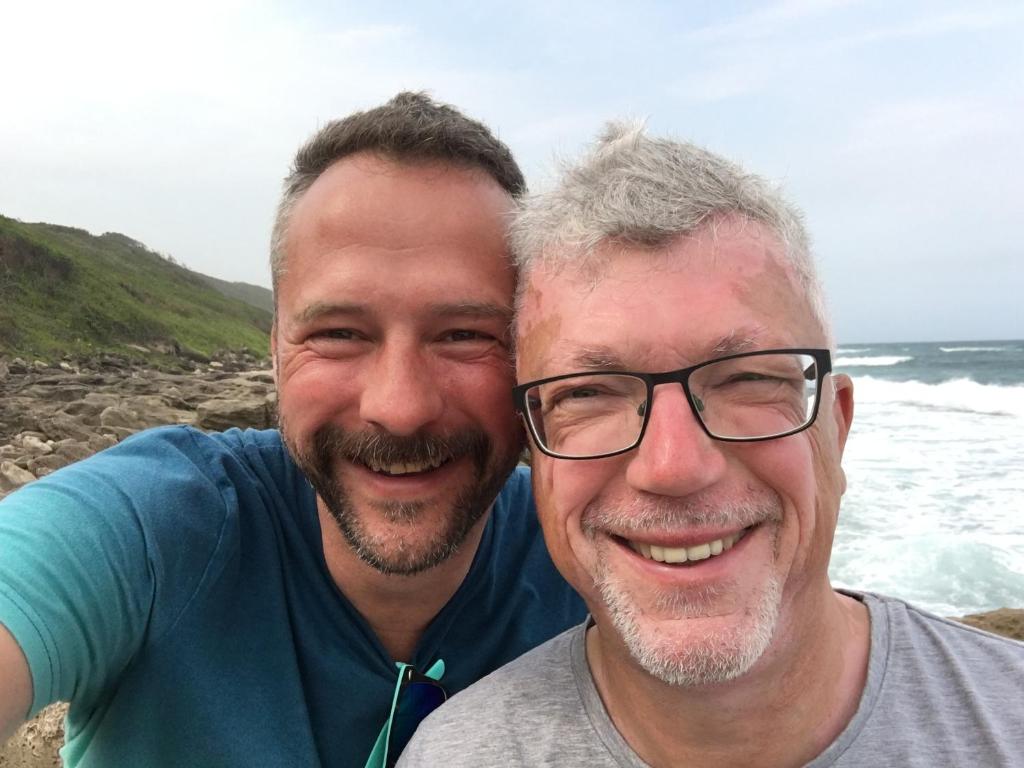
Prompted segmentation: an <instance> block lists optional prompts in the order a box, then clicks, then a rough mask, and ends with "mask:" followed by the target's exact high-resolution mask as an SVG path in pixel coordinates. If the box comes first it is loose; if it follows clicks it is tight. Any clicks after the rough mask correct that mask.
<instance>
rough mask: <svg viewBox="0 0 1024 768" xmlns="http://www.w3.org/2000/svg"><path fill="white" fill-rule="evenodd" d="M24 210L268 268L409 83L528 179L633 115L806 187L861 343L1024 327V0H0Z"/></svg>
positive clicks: (845, 313) (229, 272)
mask: <svg viewBox="0 0 1024 768" xmlns="http://www.w3.org/2000/svg"><path fill="white" fill-rule="evenodd" d="M0 26H2V28H3V30H4V33H3V44H2V45H0V72H2V73H4V74H3V78H2V81H0V82H2V85H0V213H2V214H4V215H6V216H12V217H15V218H18V219H21V220H22V221H47V222H53V223H59V224H65V225H70V226H76V227H81V228H84V229H87V230H89V231H91V232H93V233H95V234H101V233H103V232H108V231H114V232H122V233H124V234H126V235H128V236H130V237H132V238H134V239H136V240H140V241H142V242H144V243H145V244H146V245H148V246H149V247H150V248H152V249H153V250H156V251H158V252H160V253H164V254H167V255H170V256H172V257H173V258H174V259H175V260H176V261H178V262H180V263H182V264H184V265H186V266H187V267H189V268H191V269H195V270H197V271H199V272H203V273H206V274H209V275H213V276H215V277H219V278H222V279H226V280H235V281H244V282H250V283H256V284H259V285H264V286H269V285H270V272H269V268H268V267H267V242H268V240H269V233H270V228H271V221H272V217H273V212H274V207H275V205H276V200H277V196H278V194H279V193H280V183H281V179H282V178H283V177H284V175H285V173H286V172H287V170H288V166H289V163H290V161H291V158H292V156H293V155H294V152H295V150H296V149H297V148H298V146H299V145H300V144H301V143H302V142H303V141H305V140H306V139H307V138H308V137H309V136H310V135H311V134H312V133H313V132H314V131H315V130H316V129H317V128H318V127H320V126H322V125H323V124H324V123H326V122H327V121H329V120H332V119H335V118H338V117H342V116H344V115H346V114H348V113H349V112H351V111H354V110H356V109H363V108H367V107H372V106H376V105H377V104H380V103H382V102H384V101H386V100H387V99H388V98H390V97H391V96H392V95H393V94H394V93H396V92H397V91H399V90H406V89H414V90H427V91H429V92H430V93H431V94H432V95H433V96H435V97H436V98H438V99H440V100H442V101H446V102H450V103H452V104H455V105H457V106H458V107H460V108H461V109H463V110H464V111H465V112H467V113H468V114H470V115H472V116H474V117H477V118H479V119H481V120H483V121H484V122H486V123H487V124H488V125H490V126H491V127H492V128H493V129H494V130H495V131H496V132H497V133H498V134H499V136H501V138H503V139H504V140H505V141H506V142H507V143H508V144H509V145H510V147H511V148H512V150H513V152H514V153H515V155H516V157H517V158H518V159H519V161H520V164H521V165H522V166H523V169H524V171H525V173H526V176H527V179H528V181H529V183H530V186H531V188H532V189H535V190H538V189H542V188H544V187H545V186H547V185H549V184H550V183H551V180H552V178H553V173H554V170H555V168H556V159H557V158H560V157H562V158H564V157H573V156H576V155H578V154H579V153H580V152H581V151H582V150H583V149H584V148H585V147H586V145H587V144H588V143H589V142H590V141H591V140H592V139H593V137H594V136H595V135H596V133H597V132H598V130H599V129H600V127H601V125H602V124H603V123H604V122H605V121H606V120H609V119H612V118H623V117H625V118H639V119H643V120H646V122H647V124H648V126H649V128H650V130H651V131H652V132H653V133H656V134H661V135H671V136H674V137H676V138H680V139H686V140H690V141H694V142H697V143H699V144H702V145H704V146H706V147H708V148H709V149H712V150H714V151H716V152H719V153H721V154H723V155H725V156H727V157H729V158H731V159H733V160H736V161H739V162H741V163H742V164H744V165H745V166H746V167H747V168H749V169H750V170H753V171H756V172H758V173H761V174H763V175H765V176H767V177H769V178H770V179H772V180H773V181H775V182H777V183H779V184H781V185H782V188H783V189H784V190H785V192H786V194H787V195H788V196H789V197H790V198H791V199H793V200H794V201H795V202H796V203H797V204H798V205H799V206H800V207H801V208H802V209H803V211H804V212H805V214H806V217H807V222H808V227H809V229H810V231H811V235H812V238H813V241H814V249H815V253H816V255H817V257H818V259H819V263H820V266H821V273H822V277H823V280H824V283H825V287H826V292H827V294H828V296H829V303H830V307H831V310H832V315H833V319H834V325H835V331H836V337H837V339H838V341H839V342H840V344H843V343H848V344H853V343H861V342H895V341H952V340H989V339H1021V338H1024V308H1022V307H1024V301H1022V299H1021V296H1022V294H1024V268H1022V266H1021V262H1022V257H1024V246H1022V244H1021V237H1020V231H1021V229H1022V227H1021V225H1022V223H1024V215H1022V214H1024V4H1022V3H1020V2H1019V1H1018V0H1010V1H1002V2H1000V1H998V0H997V1H994V2H986V1H985V0H980V1H979V2H971V3H965V2H962V0H961V2H944V1H943V0H920V1H919V0H907V1H906V2H902V1H899V0H782V1H781V2H765V3H750V2H727V1H725V2H716V3H705V2H644V1H643V0H639V1H634V2H631V3H629V4H628V5H627V4H626V3H621V2H620V3H611V2H605V0H588V1H587V2H582V1H580V2H577V1H575V0H569V1H567V2H556V1H554V0H544V1H543V2H541V1H540V0H519V1H518V2H515V3H497V2H487V1H486V0H483V1H481V0H477V1H475V2H469V1H464V0H448V1H447V2H443V3H442V2H433V3H426V2H422V3H388V2H376V3H367V2H359V3H356V2H347V1H344V2H330V3H328V2H287V3H285V2H261V1H259V0H256V1H254V2H241V1H240V0H239V1H232V0H225V1H222V0H180V1H179V2H175V3H160V4H156V3H144V2H138V1H137V0H127V1H124V2H121V1H119V0H91V2H88V3H82V2H79V1H77V0H76V1H75V2H46V1H45V0H39V1H38V2H34V3H26V2H24V1H23V0H18V2H13V1H12V0H0Z"/></svg>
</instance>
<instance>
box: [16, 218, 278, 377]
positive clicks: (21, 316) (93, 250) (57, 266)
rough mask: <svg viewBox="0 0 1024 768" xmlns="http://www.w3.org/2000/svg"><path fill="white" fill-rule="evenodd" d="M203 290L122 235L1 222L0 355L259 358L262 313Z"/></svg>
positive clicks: (203, 282)
mask: <svg viewBox="0 0 1024 768" xmlns="http://www.w3.org/2000/svg"><path fill="white" fill-rule="evenodd" d="M209 280H210V278H206V277H205V276H203V275H199V274H198V273H195V272H192V271H190V270H188V269H185V268H184V267H182V266H179V265H178V264H175V263H173V262H172V261H170V260H169V259H167V258H164V257H163V256H161V255H159V254H157V253H154V252H153V251H151V250H149V249H148V248H147V247H146V246H144V245H143V244H142V243H139V242H136V241H135V240H132V239H131V238H129V237H125V236H124V235H120V234H117V233H112V232H108V233H107V234H105V235H101V236H98V237H97V236H95V235H91V234H89V233H88V232H86V231H84V230H81V229H73V228H71V227H62V226H58V225H55V224H26V223H23V222H20V221H17V220H16V219H9V218H7V217H4V216H0V354H6V355H21V356H33V357H43V358H47V357H49V358H53V357H57V356H60V355H63V354H65V353H70V354H72V355H83V356H85V355H91V354H95V353H98V352H113V353H118V354H127V355H129V356H132V357H138V356H140V355H142V356H145V355H144V353H141V352H140V351H139V350H136V349H134V348H133V347H131V346H128V345H141V346H144V347H147V348H148V349H150V350H154V352H156V351H159V352H161V353H164V354H174V355H177V354H183V355H186V356H188V355H191V354H193V353H198V354H200V355H205V356H209V355H211V354H214V353H216V352H220V351H225V350H235V351H238V350H241V349H243V348H244V349H248V350H250V351H251V352H252V353H253V354H256V355H259V356H263V355H266V354H268V352H269V331H270V326H271V322H272V315H271V313H270V312H269V311H267V309H265V308H261V307H259V306H254V305H253V304H252V303H249V302H247V301H243V300H241V299H239V298H233V297H231V296H227V295H225V294H224V293H222V292H221V291H220V290H218V289H217V287H215V286H214V285H213V284H211V283H210V282H209ZM216 282H221V281H216ZM227 285H243V284H227ZM249 288H253V289H255V291H254V292H253V296H258V295H259V293H258V292H259V291H264V293H269V292H267V291H265V289H259V288H257V287H256V286H249ZM262 298H263V299H264V300H265V297H262Z"/></svg>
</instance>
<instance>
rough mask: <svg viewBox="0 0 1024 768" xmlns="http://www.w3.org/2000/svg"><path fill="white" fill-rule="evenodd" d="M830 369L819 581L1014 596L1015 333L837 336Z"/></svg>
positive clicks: (1017, 482)
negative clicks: (835, 432)
mask: <svg viewBox="0 0 1024 768" xmlns="http://www.w3.org/2000/svg"><path fill="white" fill-rule="evenodd" d="M833 369H834V370H836V371H838V372H843V373H847V374H849V375H850V376H851V377H852V378H853V382H854V417H853V428H852V430H851V432H850V437H849V440H848V442H847V444H846V453H845V455H844V458H843V466H844V468H845V469H846V476H847V492H846V495H845V497H844V498H843V503H842V507H841V510H840V513H839V526H838V529H837V531H836V539H835V545H834V547H833V550H832V563H831V568H830V575H831V577H832V582H833V584H834V585H836V586H846V587H852V588H855V589H863V590H868V591H873V592H881V593H884V594H888V595H892V596H895V597H901V598H904V599H906V600H909V601H911V602H913V603H916V604H917V605H919V606H921V607H923V608H926V609H928V610H931V611H934V612H935V613H938V614H941V615H944V616H960V615H963V614H966V613H972V612H977V611H984V610H990V609H992V608H999V607H1003V606H1007V607H1014V608H1024V341H992V342H988V341H983V342H940V343H934V344H932V343H929V344H923V343H915V344H858V345H844V346H840V347H839V349H838V351H837V354H836V355H835V357H834V359H833Z"/></svg>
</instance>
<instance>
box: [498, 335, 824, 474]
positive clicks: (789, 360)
mask: <svg viewBox="0 0 1024 768" xmlns="http://www.w3.org/2000/svg"><path fill="white" fill-rule="evenodd" d="M831 371H832V358H831V356H830V355H829V352H828V350H827V349H766V350H759V351H757V352H744V353H740V354H737V355H728V356H725V357H720V358H717V359H715V360H708V361H706V362H703V363H699V364H697V365H693V366H690V367H689V368H680V369H679V370H677V371H665V372H664V373H642V372H638V371H594V372H591V373H566V374H563V375H561V376H550V377H548V378H546V379H539V380H537V381H530V382H527V383H525V384H520V385H519V386H517V387H515V388H514V389H513V391H512V396H513V399H514V401H515V406H516V408H517V410H518V411H519V412H520V413H522V414H523V416H524V419H525V421H526V425H527V427H528V428H529V431H530V435H531V437H532V438H533V441H534V444H535V445H536V446H537V447H538V448H539V449H540V450H541V451H542V452H543V453H546V454H547V455H548V456H553V457H555V458H558V459H600V458H605V457H607V456H615V455H617V454H620V453H625V452H626V451H630V450H632V449H633V448H636V447H637V446H638V445H640V441H641V440H643V438H644V432H645V431H646V430H647V424H648V422H649V421H650V417H651V402H652V400H653V398H654V388H655V387H656V386H658V385H659V384H680V385H682V387H683V391H684V392H685V393H686V399H687V401H688V402H689V403H690V409H691V410H692V411H693V415H694V417H695V418H696V419H697V423H699V424H700V425H701V427H702V428H703V430H704V432H705V433H707V435H708V436H709V437H711V438H714V439H715V440H724V441H726V442H736V443H747V442H756V441H759V440H774V439H776V438H779V437H786V436H787V435H793V434H796V433H797V432H801V431H802V430H805V429H807V428H808V427H809V426H811V424H813V423H814V419H815V417H816V416H817V415H818V405H819V404H820V402H821V387H822V382H823V380H824V378H825V376H826V374H828V373H831Z"/></svg>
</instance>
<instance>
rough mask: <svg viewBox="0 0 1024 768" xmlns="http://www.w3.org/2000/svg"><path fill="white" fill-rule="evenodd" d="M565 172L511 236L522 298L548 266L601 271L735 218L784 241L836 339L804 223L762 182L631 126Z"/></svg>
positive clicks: (611, 129)
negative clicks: (607, 252)
mask: <svg viewBox="0 0 1024 768" xmlns="http://www.w3.org/2000/svg"><path fill="white" fill-rule="evenodd" d="M561 170H562V172H561V176H560V179H559V181H558V183H557V185H556V186H555V187H554V188H553V189H551V190H549V191H547V192H544V193H541V194H537V195H532V196H531V197H530V198H529V199H528V200H527V201H525V203H524V205H523V206H522V207H521V209H520V212H519V214H518V216H517V217H516V221H515V222H514V224H513V226H512V232H511V244H512V251H513V255H514V257H515V260H516V264H517V266H518V267H519V270H520V282H519V286H520V291H522V289H523V288H524V287H525V285H526V283H527V277H528V276H529V274H530V272H531V270H533V269H535V268H537V267H538V266H540V265H543V266H544V267H546V268H549V269H559V268H562V267H566V266H570V265H571V266H573V267H575V268H580V269H585V268H587V267H593V266H598V265H599V263H600V261H601V258H600V256H599V255H598V253H597V251H598V248H599V246H601V245H604V244H607V243H616V244H619V245H622V246H624V247H631V248H650V249H660V248H664V247H665V246H667V245H669V244H670V243H671V242H672V241H673V240H675V239H676V238H679V237H682V236H686V235H690V234H694V233H695V232H697V231H698V230H699V229H701V228H702V227H711V228H712V231H713V227H714V226H715V223H716V222H718V221H721V220H722V219H723V218H725V217H727V216H731V215H736V216H739V217H742V218H744V219H746V220H749V221H753V222H756V223H758V224H761V225H763V226H765V227H766V228H767V229H768V230H769V231H771V232H772V233H773V234H774V235H775V236H776V237H778V239H779V241H780V242H781V243H782V245H783V248H784V249H785V253H784V258H785V259H786V261H787V263H788V265H789V266H790V267H791V268H792V269H793V271H794V273H795V275H796V279H797V281H798V283H799V286H800V288H801V289H802V290H803V291H804V294H805V296H806V298H807V301H808V304H809V305H810V307H811V311H812V313H813V315H814V319H815V320H816V321H817V322H818V324H819V325H820V327H821V329H822V331H823V332H824V334H825V336H826V338H828V339H831V333H830V330H829V323H828V317H827V314H826V311H825V303H824V296H823V292H822V289H821V285H820V282H819V280H818V277H817V272H816V269H815V265H814V260H813V258H812V257H811V253H810V242H809V238H808V236H807V232H806V230H805V228H804V224H803V216H802V214H801V213H800V211H799V210H798V209H797V208H796V207H795V206H793V205H792V204H790V203H789V202H788V201H787V200H785V199H784V198H783V197H782V195H781V194H780V192H779V191H778V189H776V188H775V187H774V186H773V185H771V184H769V183H768V182H767V181H766V180H765V179H763V178H762V177H760V176H756V175H754V174H751V173H748V172H746V171H744V170H743V169H742V168H741V167H740V166H738V165H736V164H735V163H732V162H730V161H728V160H726V159H725V158H723V157H721V156H719V155H716V154H714V153H712V152H709V151H708V150H706V149H703V148H701V147H698V146H696V145H694V144H690V143H688V142H680V141H674V140H671V139H663V138H655V137H651V136H648V135H647V133H646V132H645V130H644V127H643V126H642V125H640V124H631V123H624V122H612V123H608V124H607V125H606V126H605V129H604V131H603V132H602V133H601V134H600V135H599V137H598V139H597V141H596V143H595V144H594V146H593V147H592V149H591V150H590V152H589V153H587V154H586V155H585V156H584V157H583V158H582V159H581V160H580V161H579V162H578V163H577V164H575V165H568V164H567V165H565V166H564V167H563V168H562V169H561ZM520 298H521V296H520ZM518 303H519V302H517V304H518Z"/></svg>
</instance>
